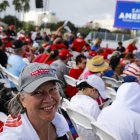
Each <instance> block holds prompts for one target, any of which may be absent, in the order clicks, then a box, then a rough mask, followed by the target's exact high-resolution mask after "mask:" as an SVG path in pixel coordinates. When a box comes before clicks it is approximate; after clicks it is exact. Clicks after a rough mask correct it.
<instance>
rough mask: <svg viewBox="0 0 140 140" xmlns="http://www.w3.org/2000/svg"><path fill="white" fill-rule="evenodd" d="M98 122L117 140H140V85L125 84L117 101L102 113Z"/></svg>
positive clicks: (121, 87)
mask: <svg viewBox="0 0 140 140" xmlns="http://www.w3.org/2000/svg"><path fill="white" fill-rule="evenodd" d="M97 122H98V123H99V124H100V125H101V127H104V128H105V129H107V130H108V131H110V132H111V133H112V134H114V135H115V136H116V137H117V140H140V85H139V84H138V83H136V82H131V83H124V84H123V85H121V86H120V87H119V89H118V91H117V94H116V100H115V101H114V102H113V104H112V105H110V106H109V107H106V108H105V109H103V110H102V112H101V113H100V115H99V117H98V119H97Z"/></svg>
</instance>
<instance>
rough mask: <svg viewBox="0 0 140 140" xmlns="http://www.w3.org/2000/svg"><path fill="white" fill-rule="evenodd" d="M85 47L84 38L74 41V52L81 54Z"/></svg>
mask: <svg viewBox="0 0 140 140" xmlns="http://www.w3.org/2000/svg"><path fill="white" fill-rule="evenodd" d="M85 45H86V42H85V40H84V39H83V38H76V39H75V40H74V41H73V44H72V48H73V49H74V51H77V52H81V51H82V49H83V47H84V46H85Z"/></svg>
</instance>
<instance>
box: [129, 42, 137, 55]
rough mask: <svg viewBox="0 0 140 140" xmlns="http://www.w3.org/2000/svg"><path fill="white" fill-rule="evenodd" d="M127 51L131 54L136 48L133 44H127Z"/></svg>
mask: <svg viewBox="0 0 140 140" xmlns="http://www.w3.org/2000/svg"><path fill="white" fill-rule="evenodd" d="M127 50H128V51H129V52H131V53H132V52H133V51H134V50H137V47H136V46H135V45H133V44H129V45H128V47H127Z"/></svg>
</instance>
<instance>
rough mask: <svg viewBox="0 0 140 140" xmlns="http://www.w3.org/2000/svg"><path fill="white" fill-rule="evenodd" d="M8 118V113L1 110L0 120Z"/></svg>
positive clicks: (3, 120)
mask: <svg viewBox="0 0 140 140" xmlns="http://www.w3.org/2000/svg"><path fill="white" fill-rule="evenodd" d="M6 120H7V115H6V114H5V113H3V112H0V121H1V122H3V123H4V122H5V121H6Z"/></svg>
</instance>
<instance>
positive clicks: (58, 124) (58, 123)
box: [52, 113, 70, 137]
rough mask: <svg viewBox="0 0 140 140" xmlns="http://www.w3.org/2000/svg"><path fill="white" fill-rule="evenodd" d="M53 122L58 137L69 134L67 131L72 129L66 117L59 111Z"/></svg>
mask: <svg viewBox="0 0 140 140" xmlns="http://www.w3.org/2000/svg"><path fill="white" fill-rule="evenodd" d="M52 124H53V125H54V126H55V128H56V133H57V136H58V137H61V136H64V135H65V134H67V132H69V131H70V130H69V126H68V123H67V121H66V119H65V118H64V117H63V115H61V114H59V113H56V114H55V118H54V119H53V121H52Z"/></svg>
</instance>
